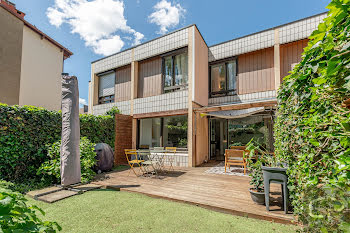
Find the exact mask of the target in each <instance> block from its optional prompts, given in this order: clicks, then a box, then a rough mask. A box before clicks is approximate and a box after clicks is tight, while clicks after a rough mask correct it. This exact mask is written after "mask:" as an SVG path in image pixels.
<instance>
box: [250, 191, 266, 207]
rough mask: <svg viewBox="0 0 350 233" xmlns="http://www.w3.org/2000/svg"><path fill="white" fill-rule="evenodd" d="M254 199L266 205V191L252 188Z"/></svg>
mask: <svg viewBox="0 0 350 233" xmlns="http://www.w3.org/2000/svg"><path fill="white" fill-rule="evenodd" d="M249 192H250V196H251V198H252V200H253V201H254V202H255V203H256V204H259V205H265V192H257V191H255V190H253V189H252V188H250V189H249Z"/></svg>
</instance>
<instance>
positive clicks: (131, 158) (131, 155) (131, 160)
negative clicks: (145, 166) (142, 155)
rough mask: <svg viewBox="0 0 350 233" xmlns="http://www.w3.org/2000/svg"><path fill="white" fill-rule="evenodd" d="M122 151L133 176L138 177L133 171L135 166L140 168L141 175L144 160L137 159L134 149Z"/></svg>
mask: <svg viewBox="0 0 350 233" xmlns="http://www.w3.org/2000/svg"><path fill="white" fill-rule="evenodd" d="M124 151H125V156H126V160H127V161H128V164H129V166H130V168H131V170H132V171H133V172H134V174H135V176H138V175H137V174H136V171H135V169H134V166H135V165H136V164H137V165H138V166H139V167H140V170H141V172H142V173H143V171H142V162H144V160H140V159H138V156H137V152H136V150H135V149H125V150H124ZM129 173H130V171H129Z"/></svg>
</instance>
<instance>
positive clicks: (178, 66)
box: [175, 53, 188, 86]
mask: <svg viewBox="0 0 350 233" xmlns="http://www.w3.org/2000/svg"><path fill="white" fill-rule="evenodd" d="M187 66H188V62H187V53H183V54H179V55H176V56H175V86H178V85H184V84H187V79H188V78H187V76H188V72H187Z"/></svg>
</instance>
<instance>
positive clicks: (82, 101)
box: [79, 98, 88, 106]
mask: <svg viewBox="0 0 350 233" xmlns="http://www.w3.org/2000/svg"><path fill="white" fill-rule="evenodd" d="M79 105H81V106H82V105H88V104H87V102H86V100H85V99H83V98H79Z"/></svg>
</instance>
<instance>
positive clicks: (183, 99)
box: [134, 90, 188, 114]
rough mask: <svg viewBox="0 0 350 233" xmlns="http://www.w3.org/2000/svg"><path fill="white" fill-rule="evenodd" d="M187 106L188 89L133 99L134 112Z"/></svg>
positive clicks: (175, 108)
mask: <svg viewBox="0 0 350 233" xmlns="http://www.w3.org/2000/svg"><path fill="white" fill-rule="evenodd" d="M187 108H188V90H184V91H177V92H170V93H166V94H162V95H157V96H151V97H146V98H138V99H135V100H134V114H141V113H150V112H163V111H172V110H179V109H187Z"/></svg>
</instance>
